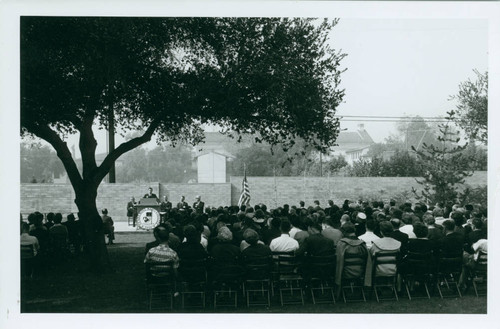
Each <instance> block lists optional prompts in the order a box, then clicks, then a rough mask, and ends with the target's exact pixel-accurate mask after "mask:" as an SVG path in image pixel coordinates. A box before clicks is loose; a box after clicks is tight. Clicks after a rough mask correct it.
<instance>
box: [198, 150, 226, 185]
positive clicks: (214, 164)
mask: <svg viewBox="0 0 500 329" xmlns="http://www.w3.org/2000/svg"><path fill="white" fill-rule="evenodd" d="M233 158H234V156H233V155H231V154H229V153H225V152H216V151H206V152H202V153H199V154H198V155H196V159H197V168H198V183H225V182H226V160H227V159H233Z"/></svg>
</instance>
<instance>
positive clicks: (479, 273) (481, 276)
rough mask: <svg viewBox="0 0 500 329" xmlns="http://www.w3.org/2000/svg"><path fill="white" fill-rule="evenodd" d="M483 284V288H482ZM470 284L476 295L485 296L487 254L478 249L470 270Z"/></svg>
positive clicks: (486, 288)
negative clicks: (472, 267) (473, 264)
mask: <svg viewBox="0 0 500 329" xmlns="http://www.w3.org/2000/svg"><path fill="white" fill-rule="evenodd" d="M483 285H484V289H481V288H483ZM472 286H473V287H474V292H475V293H476V297H479V296H486V294H487V292H488V254H487V253H485V252H483V251H480V252H479V255H478V257H477V260H476V262H475V266H474V269H473V270H472Z"/></svg>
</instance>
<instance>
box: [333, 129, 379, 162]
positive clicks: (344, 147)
mask: <svg viewBox="0 0 500 329" xmlns="http://www.w3.org/2000/svg"><path fill="white" fill-rule="evenodd" d="M336 143H337V144H338V145H337V146H334V147H333V148H331V153H330V157H335V156H343V157H344V158H345V160H346V161H347V163H349V164H350V165H352V164H353V163H354V162H356V161H359V160H361V159H365V160H370V157H368V156H367V153H368V150H369V149H370V146H371V145H372V144H374V143H375V142H374V141H373V139H372V138H371V137H370V135H369V134H368V132H367V131H366V130H365V125H364V124H362V123H360V124H358V130H357V131H341V132H340V133H339V135H338V137H337V141H336Z"/></svg>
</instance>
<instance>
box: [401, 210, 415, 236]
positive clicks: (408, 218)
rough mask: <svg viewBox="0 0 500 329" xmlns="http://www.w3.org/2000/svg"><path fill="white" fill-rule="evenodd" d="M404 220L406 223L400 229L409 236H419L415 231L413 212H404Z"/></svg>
mask: <svg viewBox="0 0 500 329" xmlns="http://www.w3.org/2000/svg"><path fill="white" fill-rule="evenodd" d="M402 221H403V223H404V225H403V226H401V227H400V228H399V230H400V231H401V232H403V233H406V234H408V238H410V239H416V238H417V236H416V235H415V233H413V225H412V223H413V219H412V215H411V213H408V212H406V213H404V214H403V218H402Z"/></svg>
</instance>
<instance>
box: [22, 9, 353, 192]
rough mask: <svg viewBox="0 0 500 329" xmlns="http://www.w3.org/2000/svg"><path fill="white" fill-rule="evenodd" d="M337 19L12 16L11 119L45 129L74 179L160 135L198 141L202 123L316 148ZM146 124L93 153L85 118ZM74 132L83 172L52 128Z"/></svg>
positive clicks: (333, 127) (335, 81) (333, 80)
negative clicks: (16, 89)
mask: <svg viewBox="0 0 500 329" xmlns="http://www.w3.org/2000/svg"><path fill="white" fill-rule="evenodd" d="M336 24H337V20H333V21H327V20H324V21H323V22H321V23H320V24H316V21H315V20H313V19H301V18H294V19H287V18H104V17H90V18H89V17H78V18H75V17H22V19H21V76H22V78H21V126H22V132H23V133H32V134H35V135H36V136H38V137H40V138H42V139H45V140H47V141H48V142H49V143H50V144H52V146H54V148H55V149H56V151H57V153H58V156H59V157H60V158H61V160H63V163H64V165H65V168H66V170H67V171H68V176H69V178H70V180H71V182H72V184H73V186H75V187H77V186H78V184H81V183H82V182H83V181H84V180H85V179H86V177H89V178H90V177H92V180H93V181H94V182H95V183H98V182H100V181H101V180H102V178H104V176H105V175H106V174H107V172H108V171H109V168H110V167H111V165H112V163H113V162H114V161H115V160H116V159H117V158H118V157H119V156H121V155H122V154H123V153H125V152H127V151H129V150H131V149H133V148H135V147H137V146H139V145H140V144H142V143H144V142H147V141H148V140H150V139H151V137H152V135H153V133H156V134H157V136H158V138H159V139H160V140H170V141H172V142H174V143H175V142H179V141H182V142H188V143H192V144H196V143H198V142H200V141H201V140H202V138H203V137H202V134H201V133H202V129H201V128H200V125H201V124H205V123H217V124H219V125H221V126H222V127H224V128H225V129H226V132H228V133H230V134H232V133H235V134H237V133H241V132H247V133H258V134H259V138H260V139H262V140H263V141H266V142H268V143H270V144H271V145H275V144H277V143H281V144H282V145H284V147H285V148H287V147H291V146H292V145H293V144H294V142H295V139H296V137H301V138H303V139H305V140H306V141H307V143H308V144H310V145H314V146H315V147H317V148H323V149H326V148H327V147H329V146H331V145H333V143H334V142H335V139H336V136H337V134H338V127H339V123H338V120H337V119H335V118H334V117H333V115H334V113H335V109H336V107H337V106H338V105H339V104H340V102H341V101H342V98H343V95H344V91H343V90H342V89H339V84H340V74H341V72H342V71H341V70H340V69H339V65H340V61H341V60H342V58H343V57H344V56H345V55H344V54H342V53H340V52H336V51H335V50H333V49H331V48H330V47H329V44H328V42H327V40H328V37H329V33H330V31H331V30H332V28H333V27H334V26H335V25H336ZM110 113H113V114H114V122H115V124H116V126H117V128H119V129H121V130H119V131H121V133H124V132H126V131H127V130H130V129H136V128H146V130H145V133H144V135H142V136H140V137H137V138H134V139H131V140H129V141H127V142H125V143H123V144H122V145H120V146H118V147H117V148H116V150H114V151H112V152H110V154H109V155H108V157H107V158H106V159H105V160H104V161H103V162H102V164H101V165H100V166H96V165H95V159H94V153H95V144H96V142H95V139H94V138H93V135H92V132H91V127H92V125H93V124H98V125H99V126H101V127H104V128H106V127H107V125H108V122H109V121H108V119H109V115H110ZM75 132H79V133H80V150H81V152H82V160H83V175H82V176H81V175H80V174H79V172H78V170H77V168H76V167H75V166H74V162H73V161H71V154H70V153H69V152H67V147H65V146H64V142H63V138H62V136H63V135H64V134H69V133H75Z"/></svg>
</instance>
